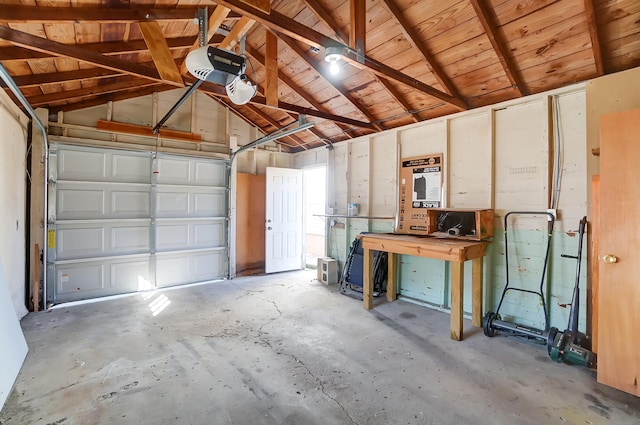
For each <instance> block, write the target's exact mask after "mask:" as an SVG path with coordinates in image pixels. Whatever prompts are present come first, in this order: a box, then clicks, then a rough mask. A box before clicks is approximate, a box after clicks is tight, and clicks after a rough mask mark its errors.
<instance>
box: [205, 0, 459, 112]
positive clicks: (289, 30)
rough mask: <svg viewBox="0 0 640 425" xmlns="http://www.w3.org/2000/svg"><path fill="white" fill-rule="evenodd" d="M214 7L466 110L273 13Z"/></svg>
mask: <svg viewBox="0 0 640 425" xmlns="http://www.w3.org/2000/svg"><path fill="white" fill-rule="evenodd" d="M216 3H217V4H219V5H223V6H225V7H228V8H229V9H231V10H232V11H234V12H237V13H240V14H244V15H246V16H250V17H251V18H252V19H254V20H255V21H256V22H258V23H260V24H262V25H264V26H265V27H267V28H269V29H271V30H272V31H274V32H277V33H280V34H284V35H287V36H289V37H290V38H294V39H296V40H299V41H301V42H303V43H305V44H308V45H309V46H313V47H317V48H325V47H329V46H332V47H337V48H340V49H343V50H344V51H345V60H347V61H349V62H351V63H353V64H354V65H355V66H358V67H360V68H364V69H367V70H369V71H370V72H373V73H375V74H377V75H379V76H381V77H386V78H388V79H390V80H393V81H396V82H398V83H402V84H406V85H408V86H410V87H412V88H413V89H414V90H418V91H422V92H424V93H425V94H427V95H429V96H433V97H435V98H437V99H440V100H441V101H443V102H445V103H448V104H450V105H452V106H454V107H455V108H456V109H459V110H466V109H468V108H469V107H468V105H467V104H466V102H465V101H464V100H462V99H459V98H456V97H453V96H451V95H449V94H447V93H444V92H441V91H440V90H436V89H435V88H433V87H431V86H429V85H427V84H425V83H423V82H421V81H419V80H416V79H415V78H412V77H410V76H408V75H405V74H403V73H402V72H400V71H397V70H395V69H393V68H391V67H389V66H386V65H384V64H382V63H380V62H378V61H375V60H373V59H371V58H369V57H367V56H365V57H364V63H358V58H357V57H356V55H355V52H353V51H352V49H350V48H349V47H348V46H345V45H344V44H342V43H340V42H338V41H336V40H334V39H333V38H331V37H328V36H326V35H324V34H321V33H319V32H318V31H315V30H313V29H311V28H308V27H306V26H305V25H303V24H301V23H300V22H297V21H295V20H293V19H290V18H288V17H287V16H285V15H282V14H280V13H278V12H276V11H275V10H272V11H271V13H270V14H266V13H263V12H260V11H258V10H256V9H253V8H251V7H249V6H247V5H245V4H243V3H242V2H241V1H240V0H217V1H216Z"/></svg>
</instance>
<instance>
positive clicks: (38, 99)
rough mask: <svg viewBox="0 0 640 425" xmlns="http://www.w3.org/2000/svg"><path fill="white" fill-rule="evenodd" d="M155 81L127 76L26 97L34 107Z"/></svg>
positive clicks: (143, 85)
mask: <svg viewBox="0 0 640 425" xmlns="http://www.w3.org/2000/svg"><path fill="white" fill-rule="evenodd" d="M157 84H158V83H156V82H155V81H151V80H147V79H143V78H129V79H127V80H125V81H118V82H116V83H113V84H105V85H102V86H93V87H86V88H81V89H76V90H63V91H59V92H54V93H47V94H39V95H35V96H29V97H27V100H28V101H29V104H30V105H31V106H33V107H34V108H37V107H39V106H44V105H47V104H49V103H54V102H69V101H71V100H72V99H76V98H82V97H90V96H96V95H102V94H108V93H114V92H119V91H123V90H128V89H132V88H135V87H146V86H153V85H157Z"/></svg>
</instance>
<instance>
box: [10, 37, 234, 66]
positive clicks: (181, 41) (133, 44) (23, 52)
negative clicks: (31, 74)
mask: <svg viewBox="0 0 640 425" xmlns="http://www.w3.org/2000/svg"><path fill="white" fill-rule="evenodd" d="M222 39H223V36H222V35H220V34H216V35H215V36H214V37H213V39H212V41H211V42H212V43H214V44H217V43H220V42H221V41H222ZM192 40H193V37H178V38H167V39H166V41H167V45H168V46H169V49H171V50H175V49H183V48H185V47H188V46H189V45H190V44H191V41H192ZM77 46H78V47H82V48H83V49H85V50H90V51H92V52H94V53H99V54H102V55H104V56H117V55H126V54H130V53H140V52H144V51H147V50H149V49H148V48H147V45H146V43H145V42H144V40H133V41H111V42H100V43H86V44H77ZM52 56H54V55H53V54H51V53H47V52H37V51H34V50H29V49H26V48H23V47H16V46H7V47H0V59H2V60H27V59H40V58H50V57H52Z"/></svg>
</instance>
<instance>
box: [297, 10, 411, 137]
mask: <svg viewBox="0 0 640 425" xmlns="http://www.w3.org/2000/svg"><path fill="white" fill-rule="evenodd" d="M303 1H304V3H306V4H307V6H308V7H309V8H310V9H311V10H312V12H313V13H314V14H315V15H316V17H317V18H318V19H319V20H320V22H322V23H324V24H325V25H326V27H327V28H329V29H330V30H331V31H333V32H334V34H335V36H336V38H337V39H338V40H340V41H341V42H347V41H348V39H349V37H348V36H347V35H346V34H344V33H342V32H341V31H340V30H339V27H340V26H339V25H338V23H337V22H336V21H335V20H334V19H333V17H332V16H331V15H330V14H329V13H328V12H327V11H326V10H325V9H324V8H323V7H322V6H321V5H320V4H319V3H318V2H317V1H316V0H303ZM373 75H374V77H375V78H376V79H377V80H378V82H379V83H380V84H382V85H383V86H384V88H385V89H386V90H387V91H388V92H389V95H391V97H392V98H393V99H394V100H395V101H396V102H398V104H400V105H402V107H403V108H404V109H405V110H406V111H407V112H409V111H411V110H412V109H413V108H412V107H411V105H409V104H408V103H407V101H406V100H405V98H404V96H403V95H402V94H401V93H400V92H399V90H397V89H396V88H395V87H394V86H393V85H391V83H390V82H389V80H387V79H386V78H381V77H379V76H378V75H376V74H373ZM285 84H286V83H285ZM289 87H291V88H292V89H293V87H292V86H290V85H289ZM294 91H296V92H298V93H300V92H301V91H302V90H300V89H294ZM309 103H311V102H309ZM314 106H315V105H314ZM316 108H317V109H320V108H318V107H316ZM411 118H412V119H413V121H414V122H418V121H420V116H419V115H418V114H417V113H411ZM341 130H345V129H344V128H342V127H341ZM344 134H345V135H346V136H347V137H348V138H350V139H352V138H353V135H352V134H350V133H348V132H345V133H344Z"/></svg>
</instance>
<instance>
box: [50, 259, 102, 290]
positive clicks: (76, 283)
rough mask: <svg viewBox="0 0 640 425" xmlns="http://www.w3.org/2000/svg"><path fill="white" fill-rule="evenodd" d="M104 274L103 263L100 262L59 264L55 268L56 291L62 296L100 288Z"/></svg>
mask: <svg viewBox="0 0 640 425" xmlns="http://www.w3.org/2000/svg"><path fill="white" fill-rule="evenodd" d="M104 274H105V265H104V264H102V263H83V264H75V265H65V266H59V267H58V268H57V270H56V283H57V285H58V288H57V289H58V290H57V293H58V294H60V295H62V296H64V295H68V294H71V293H80V292H83V291H91V290H95V289H101V288H103V287H104Z"/></svg>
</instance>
